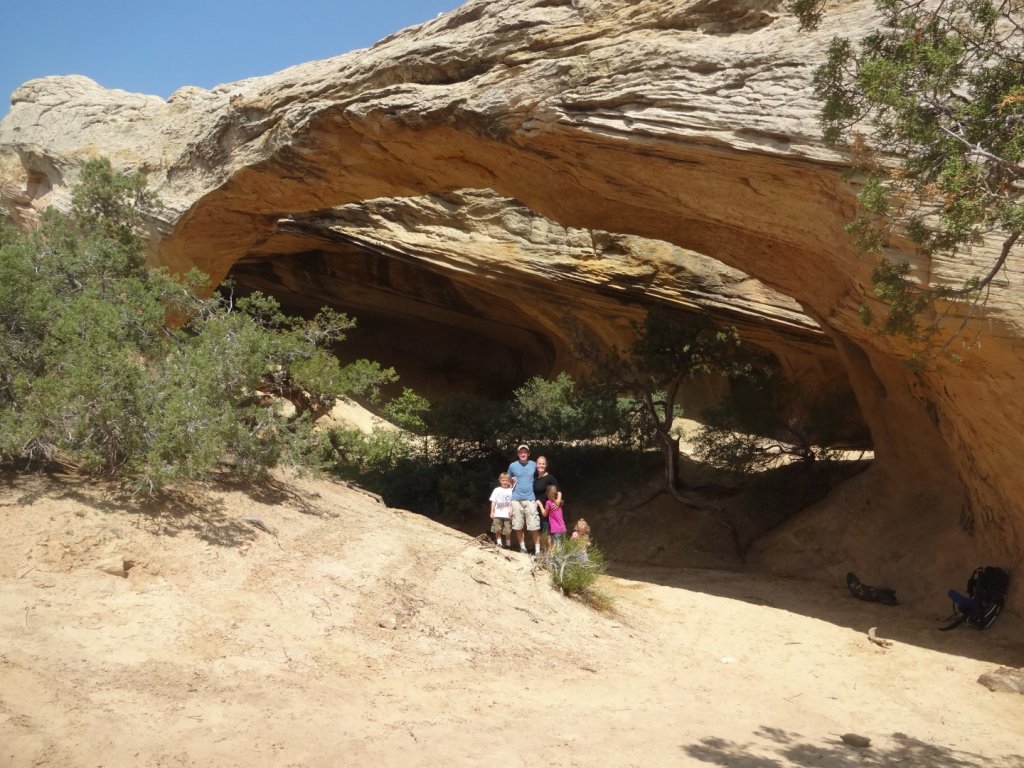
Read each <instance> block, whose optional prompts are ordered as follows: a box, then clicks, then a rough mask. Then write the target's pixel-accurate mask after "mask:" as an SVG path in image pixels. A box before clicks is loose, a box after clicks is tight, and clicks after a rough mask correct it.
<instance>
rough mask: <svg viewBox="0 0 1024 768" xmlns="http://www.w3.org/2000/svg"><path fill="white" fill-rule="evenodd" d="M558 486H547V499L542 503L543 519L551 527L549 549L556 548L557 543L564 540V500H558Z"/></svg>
mask: <svg viewBox="0 0 1024 768" xmlns="http://www.w3.org/2000/svg"><path fill="white" fill-rule="evenodd" d="M560 495H561V494H559V492H558V486H557V485H549V486H548V498H547V501H545V502H544V517H546V518H547V519H548V523H549V525H550V526H551V548H552V549H554V548H555V547H557V546H558V542H560V541H561V540H562V539H564V538H565V533H566V530H565V512H564V511H563V509H562V505H563V504H564V503H565V501H564V500H559V498H558V497H559V496H560Z"/></svg>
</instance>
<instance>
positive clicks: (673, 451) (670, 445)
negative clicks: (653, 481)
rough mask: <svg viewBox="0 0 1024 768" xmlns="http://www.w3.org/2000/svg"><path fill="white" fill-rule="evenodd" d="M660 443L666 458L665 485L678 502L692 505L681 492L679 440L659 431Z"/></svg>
mask: <svg viewBox="0 0 1024 768" xmlns="http://www.w3.org/2000/svg"><path fill="white" fill-rule="evenodd" d="M658 442H660V443H661V453H662V455H663V456H664V457H665V485H666V486H667V487H668V490H669V493H671V494H672V495H673V496H674V497H675V498H676V500H677V501H680V502H682V503H683V504H691V503H692V501H690V500H689V499H687V498H686V496H684V495H683V494H682V492H681V491H680V490H679V438H678V437H672V435H670V434H668V433H667V432H661V431H659V432H658Z"/></svg>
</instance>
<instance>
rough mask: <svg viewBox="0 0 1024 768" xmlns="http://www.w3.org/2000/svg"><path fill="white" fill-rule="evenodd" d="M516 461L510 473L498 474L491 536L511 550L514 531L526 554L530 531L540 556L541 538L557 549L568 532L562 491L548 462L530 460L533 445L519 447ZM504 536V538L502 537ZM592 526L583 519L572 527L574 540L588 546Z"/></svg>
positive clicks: (536, 552) (509, 469) (535, 553)
mask: <svg viewBox="0 0 1024 768" xmlns="http://www.w3.org/2000/svg"><path fill="white" fill-rule="evenodd" d="M516 456H517V457H518V458H517V460H516V461H513V462H512V463H511V464H509V467H508V472H502V473H501V474H500V475H498V487H497V488H495V489H494V490H493V491H492V492H491V533H493V534H494V541H495V543H496V544H497V545H498V546H499V547H505V548H507V549H512V546H513V545H512V532H513V531H515V533H516V539H518V541H519V551H520V552H523V553H527V552H528V550H527V549H526V531H529V532H530V538H531V540H532V544H533V552H532V554H534V555H539V554H540V553H541V535H542V534H543V535H544V539H545V543H546V546H548V547H555V546H557V545H558V543H559V542H560V541H562V539H564V538H565V537H566V534H567V533H568V526H567V525H566V519H565V510H564V507H563V504H562V502H563V499H562V489H561V488H559V487H558V481H557V480H555V477H554V475H552V474H551V473H550V472H548V460H547V459H546V458H545V457H543V456H538V457H537V460H536V461H533V460H532V459H531V458H530V446H528V445H520V446H519V447H518V448H516ZM503 537H504V538H503ZM589 537H590V526H589V525H588V524H587V521H586V520H584V519H583V518H582V517H581V518H580V519H579V520H577V521H576V525H575V526H574V527H573V532H572V538H574V539H583V540H584V544H583V546H584V547H586V545H587V544H588V543H589Z"/></svg>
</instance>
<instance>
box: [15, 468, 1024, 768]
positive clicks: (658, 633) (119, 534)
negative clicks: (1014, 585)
mask: <svg viewBox="0 0 1024 768" xmlns="http://www.w3.org/2000/svg"><path fill="white" fill-rule="evenodd" d="M4 479H5V481H6V484H5V485H2V486H0V520H2V521H3V526H4V528H3V534H4V535H3V537H2V540H0V766H5V767H10V768H16V767H21V766H76V767H79V766H81V767H82V768H84V767H85V766H106V767H107V768H120V767H121V766H134V767H136V768H137V767H138V766H218V767H219V766H246V767H247V768H260V767H261V766H374V768H382V767H383V766H434V765H454V766H477V765H488V766H597V765H600V766H644V767H645V768H646V767H648V766H673V765H680V766H701V765H728V766H736V767H737V768H774V767H776V766H825V767H827V768H845V767H846V766H889V765H893V766H895V765H899V766H922V767H923V766H929V768H931V767H933V766H958V767H960V768H972V767H974V766H977V767H978V768H981V767H982V766H994V767H995V768H1010V767H1011V766H1013V767H1016V766H1024V696H1020V695H1015V694H1009V693H993V692H990V691H989V690H987V689H986V688H984V687H983V686H981V685H979V684H978V683H977V682H976V680H977V678H978V676H979V675H981V674H982V673H984V672H989V671H992V670H994V669H995V668H996V667H999V666H1001V665H1012V666H1015V667H1019V666H1022V665H1024V646H1022V645H1021V644H1020V643H1018V642H1016V641H1015V640H1014V639H1013V638H1011V637H1007V636H1006V634H1005V633H1003V634H1000V633H978V632H969V631H967V630H961V631H957V632H950V633H942V634H940V633H937V632H936V630H935V626H936V622H935V617H933V616H923V615H918V614H915V613H914V612H913V611H911V610H910V609H908V608H904V607H900V608H896V609H893V608H888V607H885V606H878V605H873V604H867V603H862V602H858V601H855V600H853V599H852V598H850V597H849V596H848V595H847V594H845V593H844V591H843V590H841V589H840V588H838V587H835V588H833V587H830V586H828V585H823V584H820V583H814V582H806V581H795V580H787V579H782V578H779V577H775V576H764V575H759V574H757V573H751V572H742V571H734V570H695V569H680V568H668V567H660V568H640V567H633V568H628V567H625V566H622V565H621V564H620V565H619V566H618V567H617V568H615V571H616V573H617V574H618V576H617V577H614V578H612V577H608V578H606V579H605V580H604V588H605V589H606V590H607V591H609V592H611V593H613V594H614V595H615V597H616V598H617V600H616V606H617V607H616V610H615V613H614V614H610V615H609V614H599V613H596V612H594V611H593V610H591V609H589V608H587V607H586V606H584V605H582V604H580V603H579V602H577V601H575V600H571V599H567V598H564V597H562V596H561V595H560V594H558V593H557V592H555V591H554V590H552V589H551V588H550V586H549V583H548V580H547V578H546V576H545V575H544V574H543V573H537V572H534V571H533V569H532V568H531V563H530V561H529V560H528V559H527V558H523V557H521V556H519V555H510V554H507V553H503V552H498V551H496V550H494V549H493V548H490V547H485V546H482V545H481V544H480V543H479V542H477V541H475V540H474V539H473V538H471V537H469V536H467V535H465V534H462V533H459V532H456V531H453V530H450V529H448V528H445V527H443V526H441V525H439V524H437V523H434V522H432V521H430V520H427V519H425V518H422V517H419V516H417V515H414V514H411V513H407V512H403V511H397V510H391V509H388V508H386V507H384V506H383V505H381V504H380V503H379V502H378V501H377V500H376V499H374V498H373V497H371V496H368V495H366V494H363V493H361V492H359V491H358V490H355V489H351V488H348V487H346V486H344V485H341V484H336V483H330V482H325V481H315V480H300V479H294V478H288V479H284V478H282V477H278V478H277V480H275V481H274V482H273V483H270V484H262V485H258V486H253V487H243V486H240V485H237V486H219V487H216V488H210V489H206V490H204V491H201V492H200V491H196V492H195V493H193V494H190V495H180V496H176V497H174V498H172V499H170V500H167V501H165V502H163V503H161V504H159V505H155V504H148V505H147V504H137V503H136V502H133V501H132V500H130V499H126V498H123V497H118V496H116V495H112V494H110V493H109V492H108V489H104V488H102V487H97V486H91V485H89V484H87V483H85V482H82V481H69V480H52V479H46V478H24V477H15V476H6V477H5V478H4ZM245 517H257V518H259V520H260V521H262V522H263V523H264V524H265V525H266V526H267V527H268V528H270V529H271V530H273V531H274V532H275V535H271V534H268V533H266V532H264V531H261V530H259V529H257V528H256V527H254V526H253V525H251V524H250V523H248V522H246V521H245V520H244V518H245ZM122 564H124V565H125V566H126V567H127V572H126V575H124V576H121V575H116V574H117V571H118V568H119V567H121V565H122ZM104 568H105V569H106V570H103V569H104ZM108 571H114V574H113V575H112V574H111V573H109V572H108ZM873 626H877V627H878V628H879V629H878V634H879V635H881V636H882V637H886V638H892V639H894V641H895V642H894V644H893V646H892V647H891V648H888V649H883V648H881V647H879V646H877V645H875V644H872V643H871V642H869V640H868V639H867V637H866V634H865V633H866V631H867V629H868V628H869V627H873ZM848 732H855V733H858V734H862V735H864V736H867V737H870V739H871V746H870V747H869V748H867V749H857V748H854V747H850V746H847V745H846V744H844V743H843V742H842V741H841V740H840V736H841V735H842V734H844V733H848Z"/></svg>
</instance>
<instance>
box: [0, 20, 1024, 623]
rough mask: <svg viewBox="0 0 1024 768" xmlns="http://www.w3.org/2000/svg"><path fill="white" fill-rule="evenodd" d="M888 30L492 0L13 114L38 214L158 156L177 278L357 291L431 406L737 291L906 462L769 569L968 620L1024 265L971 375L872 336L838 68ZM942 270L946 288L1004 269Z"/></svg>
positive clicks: (769, 544)
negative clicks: (832, 60) (238, 77)
mask: <svg viewBox="0 0 1024 768" xmlns="http://www.w3.org/2000/svg"><path fill="white" fill-rule="evenodd" d="M872 23H874V22H873V18H872V14H871V8H870V6H869V5H868V4H866V3H862V2H855V3H849V4H844V5H843V7H842V8H839V9H837V10H835V11H833V12H832V13H830V15H829V16H828V17H827V19H826V22H825V24H824V25H823V27H822V29H821V30H820V31H819V32H818V33H815V34H813V35H809V34H806V33H802V32H799V31H798V29H797V25H796V22H795V20H794V19H793V18H792V17H791V16H789V15H787V14H786V13H785V11H784V10H783V8H782V6H781V5H780V4H778V3H776V2H771V1H770V0H769V1H764V0H726V2H719V3H710V4H709V3H707V2H703V1H696V2H694V1H684V2H666V0H564V1H562V2H559V1H558V0H471V2H468V3H466V4H465V5H463V6H462V7H461V8H459V9H457V10H456V11H453V12H451V13H449V14H446V15H444V16H441V17H439V18H437V19H434V20H432V21H430V22H427V23H425V24H423V25H420V26H418V27H413V28H410V29H407V30H404V31H402V32H400V33H398V34H396V35H394V36H392V37H389V38H387V39H386V40H383V41H381V42H380V43H378V44H377V45H376V46H374V47H373V48H370V49H367V50H362V51H354V52H351V53H348V54H345V55H342V56H339V57H337V58H334V59H329V60H325V61H319V62H312V63H309V64H303V65H300V66H296V67H293V68H290V69H288V70H285V71H283V72H280V73H278V74H276V75H273V76H269V77H265V78H255V79H251V80H246V81H243V82H239V83H233V84H227V85H222V86H218V87H217V88H215V89H213V90H211V91H205V90H201V89H197V88H182V89H181V90H179V91H178V92H177V93H175V94H174V95H173V96H172V97H171V98H170V99H168V100H167V101H166V102H164V101H163V100H162V99H160V98H158V97H150V96H140V95H136V94H127V93H124V92H118V91H107V90H104V89H102V88H100V87H99V86H97V85H96V84H95V83H92V82H91V81H89V80H87V79H85V78H80V77H71V78H46V79H43V80H36V81H32V82H30V83H27V84H25V85H24V86H22V87H21V88H20V89H18V90H17V91H16V92H15V93H14V95H13V107H12V110H11V113H10V115H9V116H8V117H7V118H6V119H5V120H4V121H3V123H0V182H2V195H3V204H4V206H5V207H6V208H7V210H8V212H9V213H10V214H11V215H12V216H13V217H14V218H15V219H16V220H17V221H19V222H20V223H22V224H23V225H25V226H28V225H30V224H31V221H32V220H33V218H34V217H35V215H36V214H37V212H38V211H39V210H40V209H41V208H43V207H45V206H46V205H49V204H58V205H59V204H63V202H64V201H65V200H66V190H67V185H68V184H69V183H70V182H72V181H73V180H74V178H75V174H76V171H77V168H78V167H79V165H80V163H81V161H82V160H83V158H85V157H87V156H89V155H91V154H100V153H102V154H106V155H107V156H109V157H110V158H111V159H112V161H113V162H114V163H115V165H116V166H117V167H119V168H122V169H130V170H135V169H138V170H143V171H145V172H146V173H148V174H149V178H150V185H151V187H152V188H153V189H154V190H155V191H156V192H157V193H158V194H159V196H160V197H161V198H162V199H163V200H164V201H165V204H166V207H165V209H164V210H163V212H162V213H161V214H160V220H158V221H154V222H153V232H152V240H151V258H152V260H153V261H154V262H155V263H160V264H166V265H168V266H171V267H172V268H175V269H185V268H187V267H189V266H192V265H196V266H198V267H199V268H201V269H203V270H204V271H206V272H208V273H210V274H211V276H212V277H214V278H216V279H219V278H222V277H224V276H225V275H227V274H228V273H229V272H231V271H232V270H235V272H236V274H237V275H238V276H239V279H240V280H242V281H244V282H246V283H247V284H249V285H252V286H254V287H264V288H266V289H267V290H271V289H272V292H273V293H275V294H276V295H281V296H282V297H287V298H288V300H289V301H291V302H292V303H293V304H294V305H296V306H314V305H317V306H318V305H319V304H322V303H325V302H327V303H334V304H336V305H338V306H340V307H341V308H343V309H346V311H351V312H352V314H355V315H356V316H358V317H360V318H362V319H364V320H367V322H366V325H368V326H372V327H373V328H376V329H378V331H377V332H378V333H379V334H380V335H379V336H378V337H376V338H375V337H374V336H373V335H368V336H367V337H366V338H365V343H366V344H367V345H370V346H377V347H380V346H382V345H383V341H382V339H383V338H385V337H386V338H388V339H396V341H395V342H394V344H393V345H392V344H391V342H388V344H389V352H388V354H391V355H393V356H395V357H396V358H402V359H406V360H417V366H416V368H417V370H418V371H419V375H420V378H421V380H422V383H423V384H425V385H426V389H427V390H428V391H429V390H430V388H431V386H433V387H434V388H443V387H444V386H445V385H446V382H448V381H449V380H454V379H458V378H460V377H463V378H464V377H466V375H467V374H466V372H465V371H464V368H465V367H466V366H467V365H469V364H470V361H471V360H473V359H476V360H481V359H483V360H485V361H486V369H487V370H488V372H489V374H488V375H489V376H491V377H493V378H494V381H493V382H488V380H487V377H482V378H481V379H479V380H478V381H477V385H478V386H479V387H481V388H482V389H485V390H486V389H487V388H488V387H489V386H491V385H492V384H493V385H494V386H498V385H500V384H501V383H502V382H504V381H508V380H511V379H514V378H515V377H516V376H521V375H523V374H531V373H540V374H549V373H552V372H555V371H557V370H563V369H571V368H572V367H573V365H574V361H573V360H572V357H571V355H570V354H569V351H568V340H567V338H566V330H565V324H564V319H565V317H564V311H565V309H567V308H571V309H572V310H573V311H574V312H575V313H576V316H577V317H579V318H580V319H581V320H582V322H584V323H585V324H586V325H587V326H588V327H589V328H590V329H591V330H593V331H594V332H595V333H598V334H600V335H602V336H603V337H604V338H606V339H608V340H609V342H611V341H616V340H618V341H621V340H622V339H625V338H628V333H629V330H628V329H629V324H630V322H631V321H633V320H635V319H636V318H638V317H640V316H641V315H642V312H643V311H644V309H645V308H646V307H647V306H649V305H650V304H651V303H656V302H666V303H670V304H675V305H677V306H687V305H688V304H690V305H692V304H694V303H704V304H710V305H712V306H714V307H715V308H716V309H717V311H720V312H721V313H723V315H727V316H729V317H730V319H732V320H733V321H734V322H737V324H739V325H741V328H742V330H743V331H744V333H745V335H748V336H749V337H751V338H753V339H755V340H756V341H757V342H758V343H760V344H762V345H764V346H766V347H768V348H770V349H772V350H773V351H775V352H776V353H777V354H778V355H779V357H780V359H782V360H783V361H784V365H786V366H787V368H788V369H789V371H790V372H791V373H793V374H794V375H802V376H806V377H811V378H817V379H827V378H830V377H834V376H841V377H842V376H845V377H847V378H848V379H849V381H850V384H851V386H852V387H853V389H854V391H855V393H856V395H857V398H858V400H859V402H860V405H861V408H862V411H863V413H864V416H865V419H866V420H867V422H868V424H869V427H870V429H871V433H872V441H873V444H874V448H875V455H876V461H875V463H874V466H873V467H872V469H871V470H870V471H869V472H867V473H865V474H863V475H860V476H858V477H857V478H856V479H855V480H853V481H851V482H849V483H847V484H846V485H845V486H844V487H843V488H842V489H841V491H840V492H838V493H837V494H833V496H832V497H830V499H828V500H826V501H825V502H822V503H820V504H818V505H817V506H815V507H814V508H812V509H810V510H807V511H805V512H804V513H802V514H801V515H799V516H798V517H797V518H795V519H793V520H791V521H789V523H787V524H786V525H785V526H784V527H782V528H781V529H779V530H778V531H776V532H775V533H773V534H772V535H771V536H770V537H767V538H765V539H764V540H763V541H761V542H760V543H759V544H758V546H757V548H756V552H755V557H756V559H757V560H758V562H759V563H760V564H761V565H763V566H766V567H770V568H777V569H779V570H782V571H786V572H790V573H803V574H808V575H815V576H819V577H820V576H823V575H824V576H829V577H837V576H839V575H841V574H844V573H845V571H846V570H848V569H851V568H852V569H854V570H857V571H859V572H862V573H864V574H870V579H871V580H872V581H876V582H879V583H881V582H887V583H891V584H898V585H900V586H901V587H902V589H901V595H902V596H903V597H904V598H906V599H920V600H930V599H933V600H934V601H935V602H936V604H937V605H941V606H943V607H944V604H942V603H941V599H942V598H941V596H942V595H943V594H944V593H945V590H946V588H948V587H949V586H955V585H957V584H959V581H960V580H962V577H963V575H964V574H966V573H969V572H970V570H971V569H972V568H973V567H974V566H975V565H977V564H979V563H980V562H993V563H997V564H1001V565H1004V566H1005V567H1008V568H1010V569H1013V568H1015V567H1016V566H1018V565H1020V563H1021V558H1022V551H1024V514H1022V511H1021V508H1020V503H1019V499H1020V498H1022V497H1024V475H1022V474H1021V473H1020V472H1018V471H1017V470H1016V464H1017V458H1018V456H1020V455H1021V454H1022V452H1024V437H1022V435H1024V428H1022V427H1024V423H1022V422H1024V417H1022V416H1021V411H1020V409H1019V408H1018V407H1017V403H1016V395H1017V392H1018V381H1019V379H1020V378H1021V376H1022V374H1024V364H1022V359H1021V358H1022V354H1021V350H1022V349H1024V343H1022V340H1021V321H1022V319H1024V307H1022V304H1021V299H1022V294H1021V281H1020V279H1019V278H1020V276H1019V274H1018V272H1019V268H1018V267H1017V266H1016V264H1011V265H1010V266H1009V267H1008V269H1007V270H1006V272H1005V280H1004V281H1003V282H1002V283H1000V284H999V285H998V286H997V287H996V288H995V290H994V292H993V294H992V296H991V298H990V301H989V304H988V308H987V315H986V317H985V318H983V319H982V320H981V321H979V322H974V323H971V324H968V326H967V327H966V328H965V330H964V332H963V344H962V345H959V346H962V350H961V353H962V357H963V362H961V363H959V364H956V365H954V364H945V363H943V364H939V365H937V366H936V367H934V368H930V369H927V370H913V369H911V368H908V367H907V366H906V365H904V363H905V361H906V359H907V357H908V353H909V350H907V349H906V348H903V347H902V346H901V345H900V344H899V343H898V342H897V341H894V340H893V339H891V338H886V337H881V336H879V335H877V334H876V333H875V332H874V331H872V330H870V329H868V328H865V327H864V325H863V323H862V322H861V320H860V317H859V315H858V308H859V307H860V306H861V305H862V304H868V305H872V304H873V302H874V299H873V298H872V295H871V290H870V270H871V266H872V265H871V263H870V262H868V261H867V260H865V259H863V258H862V257H861V256H859V255H858V254H857V252H856V251H855V250H854V248H853V247H852V245H851V243H850V242H849V239H848V238H847V236H846V235H845V233H844V231H843V227H844V225H845V224H846V222H848V221H849V220H850V218H851V216H852V214H853V211H854V197H855V189H854V188H853V187H852V186H851V182H849V181H848V180H846V177H845V176H844V170H845V169H846V167H847V160H846V158H845V157H843V156H842V155H840V154H837V153H835V152H832V151H829V150H827V149H826V148H824V147H823V145H822V144H821V142H820V133H819V129H818V125H817V118H816V114H817V112H816V110H817V105H816V103H815V102H814V100H813V98H812V95H811V90H810V82H811V73H812V71H813V68H814V66H815V64H816V63H817V62H818V61H820V60H821V57H822V54H823V51H824V47H825V46H826V45H827V41H828V40H829V39H830V38H831V37H833V36H834V35H836V34H839V33H840V32H842V33H845V34H851V33H853V32H855V31H856V30H865V31H866V30H868V29H870V26H871V24H872ZM608 233H614V234H608ZM895 255H896V256H897V257H899V258H908V257H909V254H902V255H901V254H895ZM989 255H990V254H989V253H988V252H987V251H986V248H985V247H984V246H980V247H979V248H978V249H977V250H976V252H975V256H976V258H977V263H979V264H980V263H985V260H986V259H987V258H988V256H989ZM913 263H914V267H915V270H916V275H917V276H918V277H919V278H920V279H921V280H922V281H925V282H928V281H932V280H937V279H951V280H958V279H963V278H964V277H966V276H968V275H970V274H971V273H972V272H973V270H975V269H977V265H976V264H965V263H955V264H954V263H941V262H930V263H923V262H921V261H920V260H914V262H913ZM371 319H372V322H369V320H371ZM956 327H957V326H955V325H951V328H956ZM424 338H429V339H431V340H433V342H434V346H433V347H432V348H431V349H430V350H429V354H428V353H427V352H426V351H425V346H424V343H423V339H424ZM376 357H378V358H382V359H383V361H384V362H392V361H391V360H388V359H387V356H386V355H385V356H383V357H382V355H379V354H378V355H376ZM394 362H396V363H397V360H396V361H394ZM1011 599H1012V604H1013V606H1014V607H1015V608H1016V609H1017V610H1018V611H1019V607H1020V605H1021V604H1022V602H1021V600H1020V599H1019V598H1016V597H1014V596H1012V595H1011Z"/></svg>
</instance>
